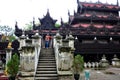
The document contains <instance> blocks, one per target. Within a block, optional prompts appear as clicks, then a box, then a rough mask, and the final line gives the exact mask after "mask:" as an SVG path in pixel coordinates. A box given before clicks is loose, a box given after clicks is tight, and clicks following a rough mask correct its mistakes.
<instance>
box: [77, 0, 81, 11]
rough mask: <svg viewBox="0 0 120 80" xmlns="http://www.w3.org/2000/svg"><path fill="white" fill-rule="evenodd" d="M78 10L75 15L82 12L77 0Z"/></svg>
mask: <svg viewBox="0 0 120 80" xmlns="http://www.w3.org/2000/svg"><path fill="white" fill-rule="evenodd" d="M77 4H78V8H77V13H81V12H82V5H81V4H80V2H79V0H77Z"/></svg>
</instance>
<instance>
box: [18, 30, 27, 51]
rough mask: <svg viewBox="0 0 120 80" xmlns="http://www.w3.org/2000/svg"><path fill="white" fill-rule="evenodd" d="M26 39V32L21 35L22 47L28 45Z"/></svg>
mask: <svg viewBox="0 0 120 80" xmlns="http://www.w3.org/2000/svg"><path fill="white" fill-rule="evenodd" d="M25 39H26V36H25V35H24V32H23V34H22V36H20V37H19V41H20V49H21V48H22V47H23V46H25V45H26V43H25Z"/></svg>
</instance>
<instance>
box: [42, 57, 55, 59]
mask: <svg viewBox="0 0 120 80" xmlns="http://www.w3.org/2000/svg"><path fill="white" fill-rule="evenodd" d="M41 59H54V57H41Z"/></svg>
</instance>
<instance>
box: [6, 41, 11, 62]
mask: <svg viewBox="0 0 120 80" xmlns="http://www.w3.org/2000/svg"><path fill="white" fill-rule="evenodd" d="M12 50H13V48H12V47H11V43H9V44H8V47H7V48H6V64H7V63H8V61H9V60H10V59H11V57H12Z"/></svg>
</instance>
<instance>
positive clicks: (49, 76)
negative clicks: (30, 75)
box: [35, 48, 58, 80]
mask: <svg viewBox="0 0 120 80" xmlns="http://www.w3.org/2000/svg"><path fill="white" fill-rule="evenodd" d="M35 80H58V74H57V69H56V61H55V55H54V50H53V48H48V49H46V48H42V49H41V54H40V57H39V61H38V66H37V71H36V75H35Z"/></svg>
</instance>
